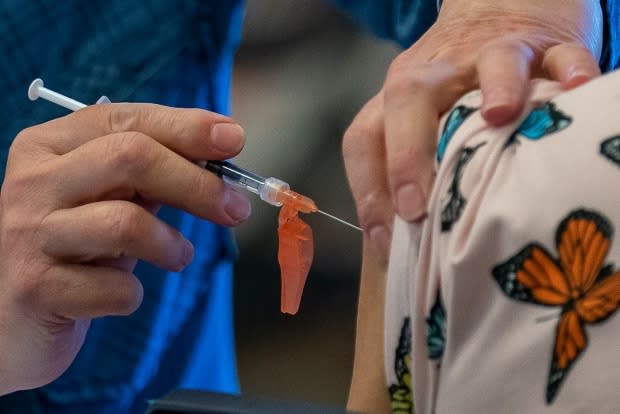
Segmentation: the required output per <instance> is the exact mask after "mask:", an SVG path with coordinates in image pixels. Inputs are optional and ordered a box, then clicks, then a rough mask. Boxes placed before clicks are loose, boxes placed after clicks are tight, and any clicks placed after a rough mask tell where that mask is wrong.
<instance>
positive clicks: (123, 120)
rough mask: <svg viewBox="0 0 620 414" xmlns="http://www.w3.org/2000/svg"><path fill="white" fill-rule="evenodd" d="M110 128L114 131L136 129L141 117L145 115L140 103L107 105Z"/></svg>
mask: <svg viewBox="0 0 620 414" xmlns="http://www.w3.org/2000/svg"><path fill="white" fill-rule="evenodd" d="M106 107H108V108H109V110H108V111H107V112H106V115H107V124H108V130H109V131H112V132H127V131H132V130H134V129H135V126H136V125H137V124H138V120H139V119H140V117H143V116H145V115H144V111H142V110H141V109H140V106H139V105H131V104H110V105H106Z"/></svg>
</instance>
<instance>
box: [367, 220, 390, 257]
mask: <svg viewBox="0 0 620 414" xmlns="http://www.w3.org/2000/svg"><path fill="white" fill-rule="evenodd" d="M368 236H369V237H370V240H371V242H372V243H373V244H374V245H375V246H376V248H377V249H379V250H380V251H381V252H382V253H383V254H385V255H386V256H387V255H388V254H389V253H390V244H391V242H390V234H389V233H388V231H387V229H386V228H385V226H374V227H371V228H370V230H369V231H368Z"/></svg>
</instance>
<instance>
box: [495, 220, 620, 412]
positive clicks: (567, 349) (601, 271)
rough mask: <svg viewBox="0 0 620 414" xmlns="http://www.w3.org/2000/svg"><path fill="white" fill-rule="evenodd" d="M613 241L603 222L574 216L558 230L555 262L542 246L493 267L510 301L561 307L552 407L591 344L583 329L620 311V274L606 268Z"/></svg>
mask: <svg viewBox="0 0 620 414" xmlns="http://www.w3.org/2000/svg"><path fill="white" fill-rule="evenodd" d="M612 237H613V228H612V226H611V224H610V223H609V221H608V220H607V219H606V218H605V217H603V216H601V215H600V214H598V213H596V212H593V211H588V210H577V211H573V212H572V213H570V214H569V215H568V216H567V217H566V218H565V219H564V220H563V221H562V222H561V223H560V225H559V227H558V229H557V232H556V237H555V243H556V248H557V252H558V257H557V259H556V258H554V257H553V256H552V255H551V254H550V253H549V252H548V251H547V250H546V249H545V248H544V247H543V246H542V245H540V244H538V243H531V244H529V245H527V246H526V247H525V248H523V249H522V250H521V251H520V252H518V253H517V254H516V255H514V256H513V257H511V258H510V259H508V260H507V261H506V262H504V263H502V264H500V265H497V266H495V267H494V268H493V271H492V273H493V277H494V278H495V280H496V281H497V283H499V286H500V287H501V289H502V291H503V292H504V293H505V294H506V295H508V296H509V297H510V298H512V299H515V300H519V301H522V302H529V303H534V304H537V305H543V306H557V307H560V308H561V315H560V320H559V322H558V324H557V327H556V330H555V343H554V345H553V355H552V357H551V367H550V369H549V378H548V381H547V390H546V399H547V403H548V404H550V403H552V402H553V400H554V399H555V397H556V395H557V393H558V390H559V388H560V386H561V385H562V382H563V381H564V379H565V378H566V376H567V375H568V372H569V370H570V368H571V367H572V366H573V364H574V363H575V361H576V360H577V358H578V357H579V356H580V355H581V354H582V353H583V352H584V350H585V348H586V346H587V345H588V337H587V335H586V331H585V325H586V324H593V323H597V322H602V321H603V320H605V319H607V318H608V317H610V316H611V315H612V314H613V313H614V312H616V311H617V310H618V307H619V306H620V272H618V271H613V266H612V265H609V264H608V265H605V264H604V263H603V261H604V260H605V257H606V256H607V253H608V251H609V245H610V244H611V239H612Z"/></svg>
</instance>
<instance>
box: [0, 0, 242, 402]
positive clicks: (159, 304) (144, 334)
mask: <svg viewBox="0 0 620 414" xmlns="http://www.w3.org/2000/svg"><path fill="white" fill-rule="evenodd" d="M242 6H243V4H242V2H241V1H231V0H228V1H198V0H197V1H187V0H186V1H179V2H170V1H164V0H151V1H131V0H130V1H127V0H95V1H93V0H90V1H88V2H82V1H77V0H72V1H63V2H52V1H44V2H21V1H17V0H16V1H4V2H0V22H2V23H0V39H1V40H0V48H1V49H0V56H1V58H0V82H2V89H3V90H7V91H8V93H7V95H6V96H4V97H2V98H0V102H1V103H3V105H2V107H3V108H4V109H5V111H4V113H3V114H2V115H0V130H1V131H2V139H3V141H2V148H1V149H2V153H1V155H2V157H3V165H4V164H5V163H6V156H7V150H8V147H9V145H10V141H11V139H12V138H13V137H14V136H15V134H16V133H17V132H18V131H19V130H21V129H23V128H24V127H27V126H30V125H33V124H36V123H40V122H43V121H45V120H48V119H51V118H53V117H56V116H60V115H64V114H66V113H67V111H66V110H63V109H61V108H57V107H55V106H54V105H52V104H50V103H47V102H44V101H37V102H30V101H28V100H27V98H26V90H27V87H28V85H29V83H30V81H31V80H32V79H34V78H36V77H41V78H43V79H44V81H45V83H46V85H47V86H49V87H50V88H52V89H54V90H57V91H59V92H62V93H65V94H67V95H69V96H72V97H75V98H76V99H79V100H81V101H83V102H90V103H93V102H95V101H96V100H97V99H98V97H99V96H101V95H103V94H105V95H107V96H109V97H110V99H111V100H112V101H113V102H121V101H131V102H157V103H160V104H164V105H170V106H177V107H201V108H206V109H210V110H213V111H216V112H219V113H224V114H226V113H229V95H230V86H231V83H230V82H231V81H230V77H231V73H232V60H233V54H234V51H235V48H236V46H237V44H238V42H239V37H240V31H241V26H242V24H241V23H242V21H241V20H242V12H243V10H242ZM13 45H15V46H17V45H19V47H15V48H14V47H12V46H13ZM159 216H160V217H161V218H162V219H164V220H165V221H166V222H168V223H169V224H170V225H172V226H174V227H175V228H177V229H179V231H181V232H182V233H183V234H184V235H185V237H187V238H188V239H189V240H191V241H192V243H193V244H194V247H195V256H194V260H193V262H192V263H191V264H190V265H189V266H188V267H187V268H186V269H185V270H184V271H183V272H182V273H180V274H177V273H173V272H167V271H164V270H161V269H158V268H156V267H153V266H150V265H148V264H146V263H139V264H138V266H137V268H136V275H137V276H138V277H139V278H140V280H141V282H142V284H143V286H144V300H143V303H142V305H141V306H140V308H139V309H138V310H137V311H136V312H135V313H134V314H132V315H131V316H129V317H105V318H99V319H96V320H94V321H93V322H92V325H91V328H90V330H89V332H88V335H87V337H86V341H85V344H84V346H83V348H82V349H81V351H80V352H79V354H78V356H77V358H76V359H75V362H74V363H73V364H72V365H71V366H70V368H69V369H68V370H67V371H66V372H65V374H63V375H62V376H61V377H60V378H59V379H58V380H56V381H54V382H53V383H51V384H49V385H47V386H45V387H43V388H41V389H37V390H30V391H23V392H18V393H14V394H12V395H8V396H4V397H2V398H0V413H18V414H19V413H24V414H30V413H46V414H55V413H63V414H71V413H80V414H83V413H89V414H104V413H105V414H108V413H109V414H112V413H113V414H121V413H143V412H145V411H146V407H147V400H149V399H152V398H156V397H159V396H161V395H163V394H165V393H167V392H168V391H170V390H171V389H174V388H178V387H183V388H201V389H209V390H215V391H222V392H229V393H236V392H238V391H239V384H238V380H237V376H236V366H235V355H234V350H235V347H234V339H233V308H232V282H233V280H232V263H233V260H234V258H235V256H236V248H235V245H234V243H233V240H232V237H231V232H230V230H229V229H227V228H223V227H221V226H217V225H214V224H212V223H209V222H207V221H204V220H201V219H198V218H196V217H194V216H191V215H189V214H186V213H183V212H181V211H179V210H175V209H172V208H163V209H162V210H161V211H160V213H159Z"/></svg>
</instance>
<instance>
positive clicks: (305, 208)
mask: <svg viewBox="0 0 620 414" xmlns="http://www.w3.org/2000/svg"><path fill="white" fill-rule="evenodd" d="M43 85H44V84H43V80H41V79H35V80H34V81H32V83H31V84H30V87H29V88H28V98H30V100H32V101H34V100H36V99H38V98H43V99H45V100H47V101H50V102H53V103H55V104H57V105H60V106H62V107H64V108H67V109H69V110H71V111H77V110H79V109H82V108H85V107H86V104H84V103H82V102H79V101H76V100H75V99H71V98H69V97H68V96H65V95H62V94H60V93H58V92H55V91H53V90H51V89H48V88H46V87H45V86H43ZM97 103H98V104H99V103H110V100H109V99H108V98H107V97H105V96H102V97H101V98H99V100H98V101H97ZM204 166H205V168H206V169H207V170H209V171H211V172H213V173H215V174H216V175H217V176H218V177H220V178H221V179H222V180H223V181H224V182H226V183H228V184H232V185H234V186H236V187H240V188H243V189H245V190H247V191H250V192H251V193H254V194H256V195H258V196H259V197H260V199H261V200H263V201H265V202H267V203H269V204H271V205H274V206H276V207H280V206H281V205H282V204H286V205H289V206H291V207H293V208H295V209H296V210H298V211H300V212H302V213H320V214H323V215H324V216H326V217H329V218H331V219H333V220H336V221H338V222H340V223H342V224H345V225H347V226H349V227H352V228H354V229H356V230H359V231H361V230H362V229H361V228H360V227H358V226H356V225H354V224H351V223H349V222H348V221H345V220H342V219H340V218H338V217H336V216H333V215H331V214H328V213H326V212H324V211H323V210H320V209H319V208H318V207H317V205H316V203H315V202H314V201H313V200H312V199H310V198H308V197H306V196H303V195H301V194H299V193H296V192H295V191H292V190H291V189H290V186H289V185H288V184H287V183H286V182H284V181H282V180H280V179H278V178H275V177H269V178H265V177H262V176H260V175H258V174H254V173H252V172H250V171H248V170H245V169H243V168H241V167H239V166H237V165H235V164H233V163H231V162H229V161H206V162H205V163H204Z"/></svg>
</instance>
